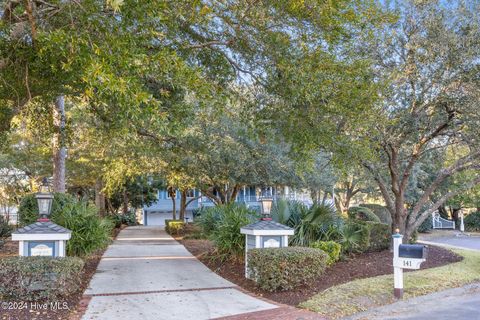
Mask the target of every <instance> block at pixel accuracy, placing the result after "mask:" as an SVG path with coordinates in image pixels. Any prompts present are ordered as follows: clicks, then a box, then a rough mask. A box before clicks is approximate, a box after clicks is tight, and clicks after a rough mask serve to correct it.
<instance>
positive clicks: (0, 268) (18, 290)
mask: <svg viewBox="0 0 480 320" xmlns="http://www.w3.org/2000/svg"><path fill="white" fill-rule="evenodd" d="M82 268H83V261H82V260H81V259H80V258H75V257H65V258H51V257H10V258H3V259H1V260H0V283H1V285H0V297H1V298H2V299H8V300H16V301H55V300H62V301H63V300H65V298H66V297H68V296H69V295H71V294H73V293H75V292H77V291H78V290H79V289H80V283H81V279H82V277H81V276H80V272H81V271H82Z"/></svg>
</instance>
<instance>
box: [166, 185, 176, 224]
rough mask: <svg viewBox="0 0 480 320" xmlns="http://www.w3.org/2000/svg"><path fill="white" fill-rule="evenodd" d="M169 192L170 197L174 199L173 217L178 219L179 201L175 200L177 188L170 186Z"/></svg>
mask: <svg viewBox="0 0 480 320" xmlns="http://www.w3.org/2000/svg"><path fill="white" fill-rule="evenodd" d="M167 192H168V195H169V197H170V198H171V199H172V219H173V220H177V201H176V200H175V198H176V197H177V192H176V189H175V188H173V187H169V188H168V190H167Z"/></svg>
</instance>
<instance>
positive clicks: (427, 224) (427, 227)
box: [417, 216, 433, 233]
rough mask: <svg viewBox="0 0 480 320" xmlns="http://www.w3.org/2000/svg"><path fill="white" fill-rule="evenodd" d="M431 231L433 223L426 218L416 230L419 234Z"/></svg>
mask: <svg viewBox="0 0 480 320" xmlns="http://www.w3.org/2000/svg"><path fill="white" fill-rule="evenodd" d="M432 229H433V222H432V218H431V217H430V216H428V217H427V218H426V219H425V220H423V222H422V224H421V225H420V226H419V227H418V228H417V231H418V232H420V233H423V232H429V231H431V230H432Z"/></svg>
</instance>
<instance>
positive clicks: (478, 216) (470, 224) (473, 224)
mask: <svg viewBox="0 0 480 320" xmlns="http://www.w3.org/2000/svg"><path fill="white" fill-rule="evenodd" d="M463 224H464V225H465V230H467V231H470V232H475V231H480V211H477V212H472V213H470V214H469V215H467V216H466V217H465V218H464V219H463Z"/></svg>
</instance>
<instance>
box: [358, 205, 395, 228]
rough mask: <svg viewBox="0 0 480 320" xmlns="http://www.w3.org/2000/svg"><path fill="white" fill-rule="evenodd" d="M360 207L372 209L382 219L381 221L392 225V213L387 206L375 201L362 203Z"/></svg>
mask: <svg viewBox="0 0 480 320" xmlns="http://www.w3.org/2000/svg"><path fill="white" fill-rule="evenodd" d="M359 207H362V208H367V209H370V210H371V211H372V212H373V213H374V214H375V215H376V216H377V217H378V218H379V219H380V222H381V223H386V224H388V225H390V226H391V225H392V215H391V214H390V211H388V209H387V207H385V206H382V205H380V204H375V203H362V204H361V205H360V206H359Z"/></svg>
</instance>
